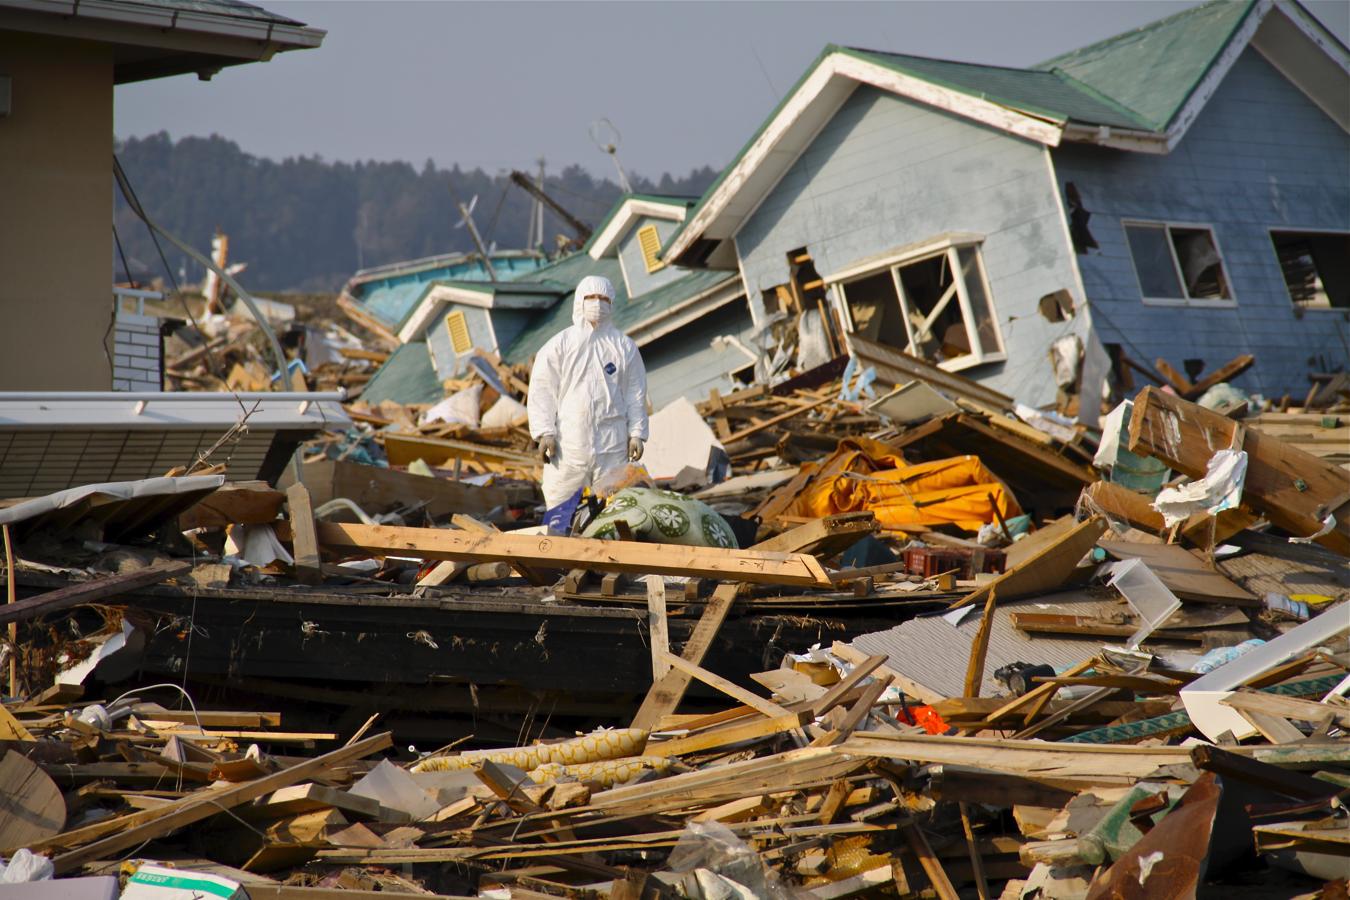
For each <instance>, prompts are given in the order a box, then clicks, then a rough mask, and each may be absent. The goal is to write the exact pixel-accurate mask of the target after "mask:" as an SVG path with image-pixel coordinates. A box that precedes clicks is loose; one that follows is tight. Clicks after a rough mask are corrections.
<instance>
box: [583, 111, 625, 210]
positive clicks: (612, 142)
mask: <svg viewBox="0 0 1350 900" xmlns="http://www.w3.org/2000/svg"><path fill="white" fill-rule="evenodd" d="M591 140H592V141H594V142H595V146H597V147H599V148H600V149H601V150H603V151H605V152H606V153H608V154H609V158H610V159H612V160H614V168H616V169H618V170H619V187H621V188H623V192H624V193H625V194H631V193H633V186H632V185H631V184H629V183H628V176H627V175H626V174H625V173H624V171H623V164H622V163H620V162H619V142H620V141H621V140H623V135H621V134H619V129H617V128H615V127H614V123H613V122H611V121H610V120H609V119H596V120H595V121H594V122H592V123H591Z"/></svg>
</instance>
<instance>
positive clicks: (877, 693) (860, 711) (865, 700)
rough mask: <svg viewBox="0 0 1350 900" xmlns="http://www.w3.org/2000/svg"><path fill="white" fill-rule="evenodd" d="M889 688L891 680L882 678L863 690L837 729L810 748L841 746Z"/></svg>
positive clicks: (822, 736) (885, 677)
mask: <svg viewBox="0 0 1350 900" xmlns="http://www.w3.org/2000/svg"><path fill="white" fill-rule="evenodd" d="M890 686H891V679H890V678H889V677H887V676H882V677H881V678H878V679H877V680H876V681H873V682H872V683H871V684H869V685H868V686H867V687H865V688H863V692H862V696H860V697H859V698H858V699H857V700H855V701H854V702H853V705H852V706H850V707H849V708H848V712H847V713H846V714H845V716H844V718H843V721H841V722H840V723H839V725H838V727H836V728H834V729H831V730H830V731H829V732H827V733H825V734H823V735H821V736H820V737H819V738H817V739H816V740H814V741H812V742H811V746H813V747H828V746H834V745H836V744H841V743H843V742H844V741H845V740H847V739H848V736H849V735H851V734H852V733H853V732H854V731H856V730H857V728H858V726H859V725H861V724H862V721H863V719H865V718H867V714H868V713H870V712H871V711H872V707H873V706H875V705H876V702H877V700H879V699H880V698H881V695H882V694H884V693H885V692H886V688H888V687H890Z"/></svg>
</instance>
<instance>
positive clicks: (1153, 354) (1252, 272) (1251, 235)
mask: <svg viewBox="0 0 1350 900" xmlns="http://www.w3.org/2000/svg"><path fill="white" fill-rule="evenodd" d="M1054 160H1055V169H1056V175H1057V178H1058V180H1059V181H1060V182H1061V184H1062V183H1063V182H1066V181H1072V182H1074V183H1075V184H1076V185H1077V187H1078V190H1079V192H1080V194H1081V195H1082V197H1083V203H1084V205H1085V206H1086V207H1087V209H1088V210H1090V211H1091V212H1092V221H1091V223H1090V225H1089V227H1090V229H1091V231H1092V234H1093V237H1095V238H1096V240H1097V242H1098V243H1099V244H1100V245H1101V250H1100V252H1098V251H1092V252H1091V253H1090V254H1088V255H1087V256H1083V257H1080V258H1079V265H1080V269H1081V271H1082V275H1083V282H1084V287H1085V289H1086V290H1087V294H1088V297H1089V298H1090V301H1091V304H1092V321H1093V325H1094V327H1095V328H1096V329H1097V331H1098V334H1099V335H1100V336H1101V339H1102V340H1103V341H1105V342H1109V343H1121V344H1123V346H1124V348H1125V351H1126V352H1127V353H1129V354H1130V355H1131V356H1132V357H1134V358H1136V359H1138V360H1139V361H1140V362H1144V363H1147V364H1148V365H1152V364H1153V361H1154V360H1155V359H1156V358H1157V357H1164V358H1166V359H1167V360H1168V361H1169V362H1171V363H1172V364H1173V365H1174V366H1177V367H1178V368H1180V366H1181V361H1182V360H1183V359H1189V358H1201V359H1204V360H1205V362H1206V363H1207V367H1208V368H1214V367H1217V366H1219V365H1222V364H1223V363H1225V362H1227V361H1228V360H1230V359H1232V358H1233V357H1234V356H1237V355H1238V354H1241V353H1251V354H1253V355H1255V356H1256V365H1255V366H1253V367H1252V368H1251V369H1250V370H1249V371H1248V373H1247V374H1246V375H1244V376H1242V377H1241V378H1239V379H1238V380H1237V381H1236V383H1237V384H1238V385H1239V386H1241V387H1243V388H1245V389H1246V390H1249V391H1260V392H1262V393H1265V394H1266V395H1268V396H1279V395H1280V394H1283V393H1285V392H1290V393H1292V394H1294V395H1295V396H1298V397H1301V396H1302V395H1303V394H1304V393H1306V391H1307V389H1308V381H1307V378H1306V375H1307V372H1308V369H1309V364H1310V361H1311V360H1315V359H1316V360H1319V361H1325V362H1327V363H1330V364H1332V365H1335V364H1337V363H1341V364H1344V363H1346V362H1347V361H1350V360H1348V358H1350V351H1348V350H1347V347H1350V325H1348V324H1347V322H1348V320H1350V314H1347V313H1346V312H1344V311H1339V310H1337V311H1327V310H1307V311H1304V312H1303V314H1302V316H1301V317H1300V316H1298V315H1296V311H1295V309H1294V307H1293V304H1292V303H1291V302H1290V299H1289V294H1288V292H1287V290H1286V289H1285V285H1284V279H1283V277H1282V276H1281V273H1280V267H1279V264H1278V261H1277V259H1276V257H1275V252H1274V250H1273V248H1272V246H1271V242H1270V229H1271V228H1284V229H1294V230H1298V229H1310V230H1318V229H1322V230H1343V231H1344V230H1350V136H1348V135H1347V134H1346V133H1345V132H1344V131H1342V130H1341V129H1340V128H1339V127H1338V126H1337V125H1336V124H1335V122H1333V121H1332V120H1331V119H1330V118H1328V117H1327V116H1326V115H1325V114H1324V113H1323V112H1322V111H1321V110H1319V109H1318V108H1317V107H1316V106H1315V105H1313V103H1312V102H1311V101H1310V100H1308V99H1307V97H1305V96H1304V95H1303V94H1302V92H1300V91H1299V90H1298V88H1296V87H1294V86H1293V85H1292V84H1290V83H1289V82H1288V81H1287V80H1285V78H1284V77H1283V76H1281V75H1280V74H1279V72H1277V71H1276V70H1275V69H1274V68H1273V67H1271V65H1270V64H1269V63H1268V62H1266V61H1265V59H1264V58H1263V57H1262V56H1261V55H1260V54H1258V53H1257V52H1256V51H1254V50H1251V49H1248V50H1247V51H1246V52H1244V53H1243V54H1242V56H1241V57H1240V58H1239V59H1238V61H1237V63H1236V64H1235V65H1234V66H1233V68H1232V70H1231V71H1230V72H1229V74H1228V76H1227V78H1225V79H1224V81H1223V83H1222V84H1221V85H1220V86H1219V89H1218V91H1217V92H1216V93H1215V95H1214V96H1213V97H1212V98H1211V99H1210V101H1209V104H1208V105H1207V106H1206V108H1205V109H1204V111H1203V112H1202V113H1201V114H1200V116H1199V117H1198V118H1197V119H1196V121H1195V123H1194V124H1193V125H1192V126H1191V129H1190V131H1189V132H1188V133H1187V135H1186V137H1185V138H1183V139H1182V141H1181V143H1180V144H1178V145H1177V147H1176V148H1175V149H1173V151H1172V152H1171V153H1170V154H1168V155H1167V156H1163V157H1158V156H1152V155H1145V154H1134V153H1121V152H1116V151H1109V150H1103V149H1100V148H1093V147H1084V146H1072V145H1064V146H1062V147H1060V148H1058V149H1057V150H1055V151H1054ZM1122 218H1124V219H1156V220H1167V221H1175V222H1188V223H1201V224H1209V225H1212V226H1213V228H1214V234H1215V238H1216V241H1217V243H1218V245H1219V252H1220V253H1221V254H1222V256H1223V259H1224V264H1225V266H1226V268H1227V270H1228V276H1229V279H1230V281H1231V284H1232V293H1233V296H1234V297H1235V298H1236V306H1235V307H1233V308H1225V309H1214V308H1176V307H1159V306H1148V305H1145V304H1144V303H1143V301H1142V299H1141V297H1140V291H1139V284H1138V281H1137V280H1136V277H1135V272H1134V266H1133V263H1132V261H1131V259H1130V254H1129V249H1128V247H1127V246H1126V243H1125V233H1124V230H1123V228H1122V226H1121V219H1122Z"/></svg>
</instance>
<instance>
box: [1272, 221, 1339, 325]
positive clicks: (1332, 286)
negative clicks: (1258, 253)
mask: <svg viewBox="0 0 1350 900" xmlns="http://www.w3.org/2000/svg"><path fill="white" fill-rule="evenodd" d="M1270 239H1271V241H1272V242H1274V244H1275V255H1276V257H1278V259H1279V261H1280V271H1281V272H1283V273H1284V284H1285V287H1287V288H1288V289H1289V299H1290V300H1292V301H1293V303H1294V306H1295V307H1297V308H1299V309H1345V308H1347V307H1350V234H1334V233H1325V232H1308V231H1272V232H1271V233H1270Z"/></svg>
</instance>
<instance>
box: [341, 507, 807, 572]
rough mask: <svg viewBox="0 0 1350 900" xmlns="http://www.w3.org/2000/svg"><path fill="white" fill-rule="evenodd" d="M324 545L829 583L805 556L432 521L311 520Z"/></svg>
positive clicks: (439, 556)
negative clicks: (472, 529)
mask: <svg viewBox="0 0 1350 900" xmlns="http://www.w3.org/2000/svg"><path fill="white" fill-rule="evenodd" d="M317 531H318V535H319V542H320V543H321V544H322V545H323V546H325V547H331V548H335V549H345V550H357V551H361V552H365V553H373V554H377V555H379V554H394V555H398V556H415V557H419V558H422V559H473V560H476V561H480V562H497V561H499V562H509V563H521V564H524V565H528V566H540V567H548V568H585V569H594V570H596V571H601V572H633V573H638V574H644V575H647V574H651V575H692V576H695V577H700V578H715V579H719V580H734V581H749V582H756V583H761V584H785V585H795V586H799V587H829V586H830V577H829V575H828V574H827V573H826V571H825V569H824V567H823V566H821V564H820V563H819V562H818V561H817V560H816V558H815V557H813V556H808V555H806V554H801V553H769V552H764V551H759V550H726V549H722V548H720V547H685V546H680V545H676V544H643V543H637V542H634V541H601V540H595V539H593V538H576V537H552V536H546V535H523V534H511V533H509V532H501V533H497V534H484V533H477V534H475V533H469V532H465V531H453V530H447V529H439V528H405V527H400V526H394V525H348V524H338V523H324V524H321V525H319V526H318V527H317Z"/></svg>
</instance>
